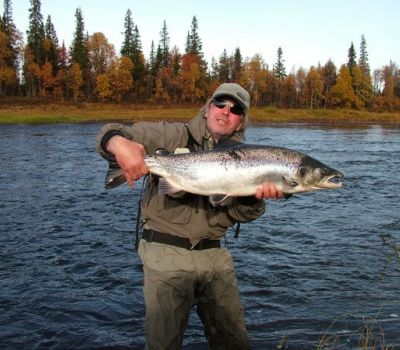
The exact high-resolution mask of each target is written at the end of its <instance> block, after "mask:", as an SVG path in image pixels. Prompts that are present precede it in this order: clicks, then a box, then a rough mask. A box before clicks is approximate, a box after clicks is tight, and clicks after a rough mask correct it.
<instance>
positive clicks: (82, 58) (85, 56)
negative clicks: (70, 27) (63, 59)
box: [70, 8, 89, 72]
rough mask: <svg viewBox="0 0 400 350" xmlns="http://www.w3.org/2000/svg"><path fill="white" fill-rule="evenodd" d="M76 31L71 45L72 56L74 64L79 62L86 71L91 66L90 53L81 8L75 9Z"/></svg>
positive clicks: (83, 70)
mask: <svg viewBox="0 0 400 350" xmlns="http://www.w3.org/2000/svg"><path fill="white" fill-rule="evenodd" d="M75 21H76V26H75V32H74V37H73V39H72V44H71V47H70V57H71V62H72V64H74V63H77V64H79V66H80V69H81V70H82V72H85V70H87V68H88V66H89V53H88V49H87V38H86V36H85V33H84V32H85V23H84V21H83V15H82V11H81V9H80V8H77V9H76V11H75Z"/></svg>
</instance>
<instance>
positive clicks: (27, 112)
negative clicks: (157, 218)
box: [0, 103, 400, 125]
mask: <svg viewBox="0 0 400 350" xmlns="http://www.w3.org/2000/svg"><path fill="white" fill-rule="evenodd" d="M200 107H201V106H163V105H128V104H119V105H115V104H101V103H78V104H73V103H46V104H38V103H24V104H13V103H7V104H4V103H2V104H1V105H0V124H54V123H88V122H99V121H100V122H101V121H104V122H107V121H122V122H131V121H137V120H149V121H150V120H168V121H185V120H189V119H190V118H192V117H193V116H194V115H196V114H197V112H198V110H199V109H200ZM250 121H251V122H255V123H317V124H328V125H329V124H391V125H400V113H399V112H380V113H378V112H367V111H355V110H349V109H335V110H331V109H313V110H311V109H279V108H276V107H253V108H251V110H250Z"/></svg>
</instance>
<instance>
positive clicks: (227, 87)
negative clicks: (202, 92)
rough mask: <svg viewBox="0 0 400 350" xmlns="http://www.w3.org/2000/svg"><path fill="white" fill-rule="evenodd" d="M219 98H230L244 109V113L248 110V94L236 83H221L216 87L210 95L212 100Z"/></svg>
mask: <svg viewBox="0 0 400 350" xmlns="http://www.w3.org/2000/svg"><path fill="white" fill-rule="evenodd" d="M219 97H230V98H232V99H233V100H235V101H236V102H238V103H239V104H240V105H241V106H242V107H243V109H244V111H245V113H246V114H247V112H248V111H249V108H250V94H249V93H248V92H247V91H246V90H245V89H243V88H242V87H241V86H240V85H239V84H236V83H223V84H221V85H220V86H218V87H217V89H216V90H215V91H214V94H213V95H212V99H215V98H219Z"/></svg>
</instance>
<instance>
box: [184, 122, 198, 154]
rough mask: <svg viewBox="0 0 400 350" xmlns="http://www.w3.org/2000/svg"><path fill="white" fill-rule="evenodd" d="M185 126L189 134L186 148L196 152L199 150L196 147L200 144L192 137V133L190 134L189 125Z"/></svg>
mask: <svg viewBox="0 0 400 350" xmlns="http://www.w3.org/2000/svg"><path fill="white" fill-rule="evenodd" d="M185 126H186V130H187V133H188V141H187V145H186V148H188V149H189V151H190V152H196V151H197V149H196V147H195V146H194V145H198V143H197V141H196V140H195V138H194V137H193V136H192V133H191V132H190V130H189V127H188V125H187V124H185Z"/></svg>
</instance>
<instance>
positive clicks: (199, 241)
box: [97, 83, 284, 350]
mask: <svg viewBox="0 0 400 350" xmlns="http://www.w3.org/2000/svg"><path fill="white" fill-rule="evenodd" d="M249 107H250V95H249V93H248V92H247V91H246V90H245V89H244V88H243V87H241V86H240V85H238V84H235V83H224V84H222V85H220V86H219V87H218V88H217V89H216V90H215V92H214V94H213V95H212V97H211V98H210V99H209V100H208V101H207V102H206V103H205V105H204V106H203V107H202V108H201V109H200V111H199V114H198V115H197V116H196V117H195V118H193V119H192V120H190V121H189V123H188V124H184V123H166V122H136V123H134V124H133V126H129V127H128V126H125V125H122V124H117V123H111V124H107V125H105V126H104V127H103V128H102V129H101V130H100V132H99V134H98V137H97V150H98V152H99V153H100V154H101V155H102V156H103V157H104V158H105V159H107V160H109V161H114V162H115V161H116V163H117V164H118V165H119V167H120V168H121V169H122V170H123V173H124V175H125V177H126V180H127V182H128V183H129V185H130V186H132V187H133V186H135V181H136V180H138V179H140V178H141V177H142V176H145V175H147V174H148V172H149V171H148V168H147V166H146V164H145V162H144V159H143V157H144V155H145V154H148V155H151V154H154V153H155V152H156V150H158V149H165V150H166V151H168V152H175V151H176V150H177V149H182V148H187V149H189V150H190V152H196V151H203V150H210V149H212V148H213V147H214V146H216V145H217V144H218V143H219V142H221V141H222V140H225V139H228V140H232V141H241V140H242V138H243V135H244V130H245V127H246V124H247V120H248V113H249ZM158 180H159V179H158V177H157V176H150V177H149V181H147V184H146V189H145V192H144V194H143V199H142V201H141V220H142V224H143V233H142V237H141V240H140V244H139V256H140V258H141V260H142V263H143V270H144V298H145V303H146V331H145V334H146V344H145V348H146V349H152V350H153V349H154V350H160V349H181V346H182V340H183V335H184V331H185V328H186V326H187V323H188V319H189V314H190V311H191V309H192V307H193V306H196V311H197V314H198V315H199V317H200V319H201V321H202V323H203V325H204V330H205V336H206V338H207V340H208V342H209V345H210V348H211V349H225V350H228V349H240V350H243V349H250V341H249V338H248V334H247V330H246V326H245V321H244V312H243V307H242V305H241V303H240V300H239V293H238V288H237V279H236V273H235V271H234V267H233V262H232V258H231V255H230V253H229V251H228V250H227V249H226V248H223V247H221V243H220V240H221V239H222V238H223V237H224V236H225V234H226V232H227V229H228V228H229V227H232V226H234V225H235V224H237V223H241V222H249V221H252V220H255V219H257V218H259V217H260V216H261V215H262V214H263V213H264V211H265V202H264V199H279V198H282V197H283V196H284V194H283V193H282V192H281V191H278V190H277V188H276V186H275V185H274V184H272V183H265V184H263V185H260V187H259V188H258V189H257V192H256V194H255V195H254V196H248V197H234V198H232V197H230V198H227V199H225V200H223V201H222V202H221V203H219V204H218V205H217V206H214V205H212V204H211V203H210V200H209V198H208V197H205V196H200V195H194V194H191V193H186V192H183V191H181V192H178V193H174V194H169V195H165V194H159V192H158V188H157V184H158Z"/></svg>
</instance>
